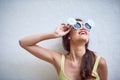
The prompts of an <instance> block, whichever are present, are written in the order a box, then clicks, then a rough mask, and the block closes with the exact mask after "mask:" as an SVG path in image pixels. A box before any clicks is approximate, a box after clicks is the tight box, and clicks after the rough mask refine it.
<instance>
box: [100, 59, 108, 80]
mask: <svg viewBox="0 0 120 80" xmlns="http://www.w3.org/2000/svg"><path fill="white" fill-rule="evenodd" d="M98 74H99V76H100V80H107V78H108V68H107V62H106V60H105V58H103V57H101V58H100V61H99V65H98Z"/></svg>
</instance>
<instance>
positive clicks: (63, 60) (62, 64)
mask: <svg viewBox="0 0 120 80" xmlns="http://www.w3.org/2000/svg"><path fill="white" fill-rule="evenodd" d="M64 62H65V56H64V55H63V54H62V58H61V70H63V71H64Z"/></svg>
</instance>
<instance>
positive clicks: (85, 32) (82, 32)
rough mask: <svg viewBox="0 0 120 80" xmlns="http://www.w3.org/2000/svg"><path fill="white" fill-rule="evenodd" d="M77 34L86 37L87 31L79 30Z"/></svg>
mask: <svg viewBox="0 0 120 80" xmlns="http://www.w3.org/2000/svg"><path fill="white" fill-rule="evenodd" d="M79 34H81V35H82V34H85V35H87V31H86V30H81V31H80V32H79Z"/></svg>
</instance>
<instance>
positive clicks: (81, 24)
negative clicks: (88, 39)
mask: <svg viewBox="0 0 120 80" xmlns="http://www.w3.org/2000/svg"><path fill="white" fill-rule="evenodd" d="M82 26H85V29H87V30H90V29H91V25H90V24H88V23H87V22H86V23H84V24H83V23H79V22H77V23H76V24H74V25H73V28H74V29H76V30H80V29H81V28H82Z"/></svg>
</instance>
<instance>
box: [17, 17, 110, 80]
mask: <svg viewBox="0 0 120 80" xmlns="http://www.w3.org/2000/svg"><path fill="white" fill-rule="evenodd" d="M76 22H77V23H76V24H75V25H74V26H71V25H66V24H61V25H60V26H59V27H58V28H57V29H56V30H55V31H53V32H51V33H46V34H35V35H31V36H27V37H25V38H23V39H21V40H19V43H20V45H21V47H23V48H24V49H26V50H27V51H29V52H30V53H31V54H33V55H34V56H36V57H38V58H40V59H42V60H44V61H47V62H49V63H51V64H52V65H53V66H54V67H55V69H56V71H57V73H58V76H59V80H107V76H108V70H107V64H106V61H105V59H104V58H103V57H100V56H97V55H96V54H95V53H94V52H93V51H91V50H89V49H88V43H89V34H90V29H91V26H90V25H89V24H88V23H84V22H83V21H82V20H81V19H76ZM75 27H79V29H76V28H75ZM61 37H62V39H63V46H64V48H65V50H67V51H68V53H67V54H66V55H63V54H61V53H58V52H55V51H52V50H49V49H46V48H43V47H42V46H39V45H37V43H38V42H41V41H44V40H48V39H53V38H61Z"/></svg>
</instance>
